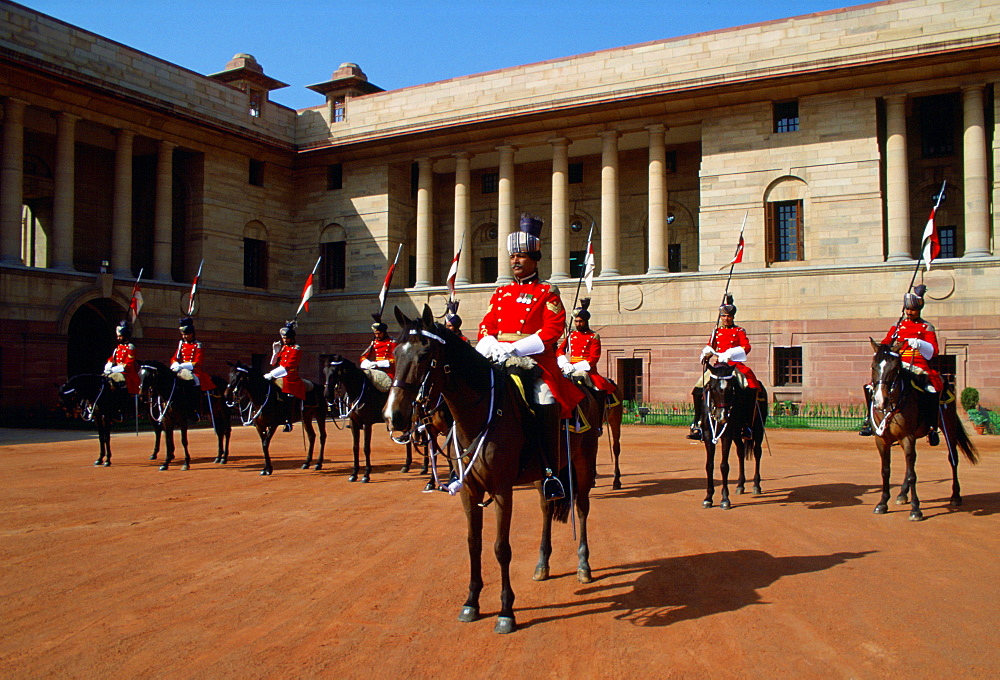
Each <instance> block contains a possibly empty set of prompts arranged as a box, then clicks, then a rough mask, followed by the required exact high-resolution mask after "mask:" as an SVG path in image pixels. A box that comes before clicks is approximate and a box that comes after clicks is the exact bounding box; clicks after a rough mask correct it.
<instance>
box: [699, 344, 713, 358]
mask: <svg viewBox="0 0 1000 680" xmlns="http://www.w3.org/2000/svg"><path fill="white" fill-rule="evenodd" d="M713 354H715V350H714V349H712V348H711V347H709V346H708V345H705V347H704V348H703V349H702V350H701V360H702V361H704V360H705V359H707V358H708V357H710V356H712V355H713Z"/></svg>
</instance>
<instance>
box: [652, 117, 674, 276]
mask: <svg viewBox="0 0 1000 680" xmlns="http://www.w3.org/2000/svg"><path fill="white" fill-rule="evenodd" d="M646 129H647V130H649V269H647V270H646V273H647V274H666V273H667V243H668V242H669V240H668V230H667V147H666V141H667V140H666V133H667V128H666V126H665V125H650V126H648V127H646Z"/></svg>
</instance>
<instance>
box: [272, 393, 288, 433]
mask: <svg viewBox="0 0 1000 680" xmlns="http://www.w3.org/2000/svg"><path fill="white" fill-rule="evenodd" d="M274 393H275V394H276V395H277V396H276V397H275V398H276V399H277V400H278V403H279V404H281V412H282V413H283V414H284V416H285V424H284V426H283V427H282V428H281V431H282V432H291V431H292V396H291V395H290V394H285V393H284V392H282V391H281V388H280V387H278V384H277V383H275V384H274Z"/></svg>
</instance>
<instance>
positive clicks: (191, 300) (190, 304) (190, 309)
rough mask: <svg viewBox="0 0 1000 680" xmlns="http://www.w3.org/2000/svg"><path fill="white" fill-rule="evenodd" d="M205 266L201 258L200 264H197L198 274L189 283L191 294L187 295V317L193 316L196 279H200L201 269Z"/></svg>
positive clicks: (196, 288) (196, 286)
mask: <svg viewBox="0 0 1000 680" xmlns="http://www.w3.org/2000/svg"><path fill="white" fill-rule="evenodd" d="M204 264H205V259H204V258H202V260H201V262H199V263H198V273H197V274H195V275H194V281H193V282H192V283H191V293H190V294H189V295H188V316H194V294H195V292H196V291H197V290H198V279H200V278H201V268H202V266H203V265H204Z"/></svg>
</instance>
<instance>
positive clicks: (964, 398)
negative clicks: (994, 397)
mask: <svg viewBox="0 0 1000 680" xmlns="http://www.w3.org/2000/svg"><path fill="white" fill-rule="evenodd" d="M959 400H960V401H961V402H962V408H964V409H965V410H966V411H971V410H972V409H974V408H976V407H977V406H979V390H977V389H976V388H975V387H966V388H965V389H964V390H962V395H961V396H960V397H959Z"/></svg>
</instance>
